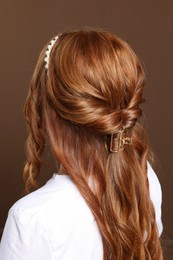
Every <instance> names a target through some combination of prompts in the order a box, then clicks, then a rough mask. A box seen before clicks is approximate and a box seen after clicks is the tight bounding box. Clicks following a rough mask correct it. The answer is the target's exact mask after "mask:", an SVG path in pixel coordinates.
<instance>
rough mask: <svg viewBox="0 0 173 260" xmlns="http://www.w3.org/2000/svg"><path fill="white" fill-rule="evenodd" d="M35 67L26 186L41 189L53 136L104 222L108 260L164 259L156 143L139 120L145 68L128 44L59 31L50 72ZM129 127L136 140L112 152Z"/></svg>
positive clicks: (61, 158) (64, 163)
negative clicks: (153, 178) (153, 159)
mask: <svg viewBox="0 0 173 260" xmlns="http://www.w3.org/2000/svg"><path fill="white" fill-rule="evenodd" d="M45 50H46V47H45V48H44V49H43V51H42V52H41V54H40V57H39V59H38V63H37V65H36V68H35V71H34V74H33V77H32V80H31V84H30V89H29V94H28V97H27V100H26V103H25V106H24V114H25V118H26V121H27V124H28V129H29V135H28V139H27V162H26V164H25V167H24V178H25V183H26V190H27V191H29V190H30V188H31V187H32V186H35V187H37V177H38V175H39V172H40V166H41V156H42V153H43V151H44V146H45V138H47V137H48V139H49V140H50V143H51V148H52V151H53V154H54V156H55V158H56V160H57V161H58V162H59V164H60V165H61V170H62V172H64V173H65V174H68V175H69V176H70V177H71V178H72V180H73V182H74V183H75V185H76V186H77V188H78V190H79V191H80V193H81V195H82V196H83V197H84V199H85V201H86V203H87V204H88V206H89V208H90V209H91V212H92V213H93V215H94V217H95V221H96V222H97V225H98V227H99V230H100V232H101V236H102V242H103V255H104V260H110V259H113V260H114V259H118V260H124V259H126V260H128V259H136V260H137V259H139V260H144V259H151V260H161V259H163V256H162V249H161V245H160V240H159V234H158V229H157V225H156V219H155V213H154V208H153V204H152V202H151V200H150V196H149V188H148V179H147V161H148V160H149V148H148V147H149V145H148V141H147V137H146V133H145V130H144V128H143V126H142V125H141V124H140V122H139V118H140V117H141V115H142V110H141V108H140V104H141V103H142V102H143V101H144V99H143V94H142V93H143V88H144V85H145V73H144V69H143V67H142V65H141V62H140V61H139V59H138V57H137V56H136V55H135V53H134V52H133V50H132V49H131V48H130V47H129V45H128V44H127V43H126V42H125V41H123V40H122V39H120V38H119V37H117V36H115V35H113V34H111V33H109V32H104V31H97V30H76V31H71V32H66V33H63V34H61V35H60V36H59V38H58V40H57V41H56V43H55V45H54V46H53V48H52V51H51V54H50V61H49V68H48V70H46V69H45V62H44V58H45ZM122 127H123V129H125V130H128V132H129V136H130V137H131V138H132V145H125V149H123V150H121V151H120V152H117V153H116V152H111V151H110V137H111V135H112V134H114V133H118V132H119V131H121V130H122Z"/></svg>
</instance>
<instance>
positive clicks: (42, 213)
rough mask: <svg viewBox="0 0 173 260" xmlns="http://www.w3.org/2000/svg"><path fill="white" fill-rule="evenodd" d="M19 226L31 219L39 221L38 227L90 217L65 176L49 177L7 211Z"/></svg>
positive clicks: (72, 184)
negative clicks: (39, 225)
mask: <svg viewBox="0 0 173 260" xmlns="http://www.w3.org/2000/svg"><path fill="white" fill-rule="evenodd" d="M10 214H12V215H15V218H17V219H18V221H19V222H20V223H23V224H26V225H27V223H29V222H30V221H31V219H35V220H39V222H40V223H41V224H42V225H46V226H47V225H50V226H51V225H53V224H52V223H54V222H56V221H57V220H59V222H63V223H64V222H68V218H69V216H70V221H71V223H73V219H76V218H79V217H81V216H82V217H85V218H87V217H90V218H91V217H92V216H91V213H90V211H89V208H88V206H87V204H86V202H85V200H84V198H83V197H82V195H81V194H80V192H79V191H78V189H77V187H76V186H75V184H74V183H73V182H72V180H71V178H70V177H69V176H68V175H55V174H54V175H53V177H52V178H51V179H50V180H49V181H48V182H47V183H46V184H45V185H44V186H43V187H42V188H40V189H38V190H36V191H34V192H32V193H30V194H28V195H26V196H25V197H23V198H21V199H20V200H18V201H17V202H16V203H15V204H14V205H13V206H12V207H11V208H10V210H9V215H10Z"/></svg>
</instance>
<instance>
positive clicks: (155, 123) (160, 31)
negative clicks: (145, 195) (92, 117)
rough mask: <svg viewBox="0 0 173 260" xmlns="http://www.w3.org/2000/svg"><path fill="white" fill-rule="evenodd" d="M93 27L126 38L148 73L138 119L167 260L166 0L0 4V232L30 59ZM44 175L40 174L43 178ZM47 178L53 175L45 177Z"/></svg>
mask: <svg viewBox="0 0 173 260" xmlns="http://www.w3.org/2000/svg"><path fill="white" fill-rule="evenodd" d="M82 26H92V27H97V28H104V29H106V30H108V31H111V32H113V33H115V34H117V35H119V36H120V37H122V38H123V39H125V40H126V41H127V42H128V43H129V44H130V45H131V46H132V47H133V49H134V50H135V51H136V53H137V54H138V55H139V57H140V58H141V59H142V60H143V62H144V64H145V67H146V71H147V86H146V92H145V96H146V98H147V103H146V105H145V115H146V117H147V124H148V129H149V134H150V139H151V143H152V146H153V148H154V151H155V153H156V155H157V157H158V158H159V161H160V170H159V172H158V174H159V179H160V182H161V185H162V190H163V222H164V233H163V236H162V237H163V241H164V245H165V259H170V260H171V259H173V249H172V247H173V207H172V201H173V175H172V168H173V159H172V150H173V141H172V139H173V138H172V133H173V122H172V103H173V88H172V82H173V81H172V74H173V73H172V68H173V66H172V61H173V1H171V0H170V1H168V0H167V1H159V0H152V1H149V0H148V1H142V0H141V1H140V0H131V1H128V0H122V1H116V0H109V1H101V0H93V1H92V0H87V1H80V0H71V1H70V0H69V1H67V0H63V1H43V0H35V1H34V0H32V1H31V0H30V1H29V0H28V1H26V0H15V1H5V0H4V1H2V0H1V1H0V44H1V48H0V73H1V74H0V98H1V100H0V126H1V135H0V149H1V152H0V159H1V162H0V164H1V175H0V176H1V177H0V227H1V229H2V228H3V225H4V222H5V219H6V217H7V212H8V209H9V208H10V206H11V205H12V204H13V203H14V202H15V201H16V200H17V199H18V198H20V196H21V195H22V189H23V186H22V177H21V175H22V168H23V164H24V160H25V155H24V144H25V137H26V130H25V124H24V120H23V116H22V106H23V102H24V99H25V97H26V94H27V90H28V84H29V80H30V77H31V75H32V72H33V68H34V65H35V63H36V59H37V57H38V54H39V52H40V50H41V48H42V47H43V46H44V44H45V43H46V42H47V41H48V39H49V38H50V37H52V36H54V35H56V34H57V33H59V32H61V31H64V30H68V29H73V28H76V27H77V28H79V27H82ZM44 172H45V173H44V175H45V176H44V178H42V183H44V181H45V180H46V179H47V178H48V177H49V175H50V171H49V170H45V171H44ZM48 172H49V174H48V175H47V176H46V174H47V173H48ZM51 173H52V172H51Z"/></svg>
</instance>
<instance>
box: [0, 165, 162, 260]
mask: <svg viewBox="0 0 173 260" xmlns="http://www.w3.org/2000/svg"><path fill="white" fill-rule="evenodd" d="M148 179H149V187H150V197H151V200H152V201H153V204H154V208H155V212H156V221H157V225H158V230H159V234H161V232H162V230H163V226H162V221H161V202H162V192H161V187H160V183H159V181H158V178H157V176H156V174H155V173H154V171H153V170H152V168H151V166H150V165H149V164H148ZM81 259H82V260H102V259H103V245H102V239H101V234H100V231H99V229H98V226H97V224H96V221H94V216H93V214H92V212H91V210H90V209H89V207H88V205H87V204H86V202H85V200H84V198H83V197H82V195H81V194H80V192H79V191H78V189H77V187H76V186H75V184H74V183H73V182H72V180H71V178H70V177H69V176H68V175H57V174H54V175H53V177H52V178H51V179H50V180H49V181H48V182H47V183H46V184H45V185H44V186H43V187H42V188H40V189H38V190H37V191H34V192H32V193H30V194H29V195H27V196H25V197H23V198H22V199H20V200H19V201H17V202H16V203H15V204H14V205H13V206H12V208H11V209H10V210H9V214H8V218H7V221H6V225H5V228H4V232H3V236H2V240H1V245H0V260H81Z"/></svg>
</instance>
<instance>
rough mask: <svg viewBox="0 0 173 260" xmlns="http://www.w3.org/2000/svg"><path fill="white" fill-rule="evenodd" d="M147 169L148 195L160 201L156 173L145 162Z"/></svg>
mask: <svg viewBox="0 0 173 260" xmlns="http://www.w3.org/2000/svg"><path fill="white" fill-rule="evenodd" d="M147 169H148V170H147V174H148V181H149V188H150V193H151V194H152V195H153V196H156V197H157V198H158V199H160V200H161V196H162V190H161V185H160V182H159V179H158V177H157V175H156V173H155V172H154V170H153V168H152V167H151V165H150V163H149V162H147Z"/></svg>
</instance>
